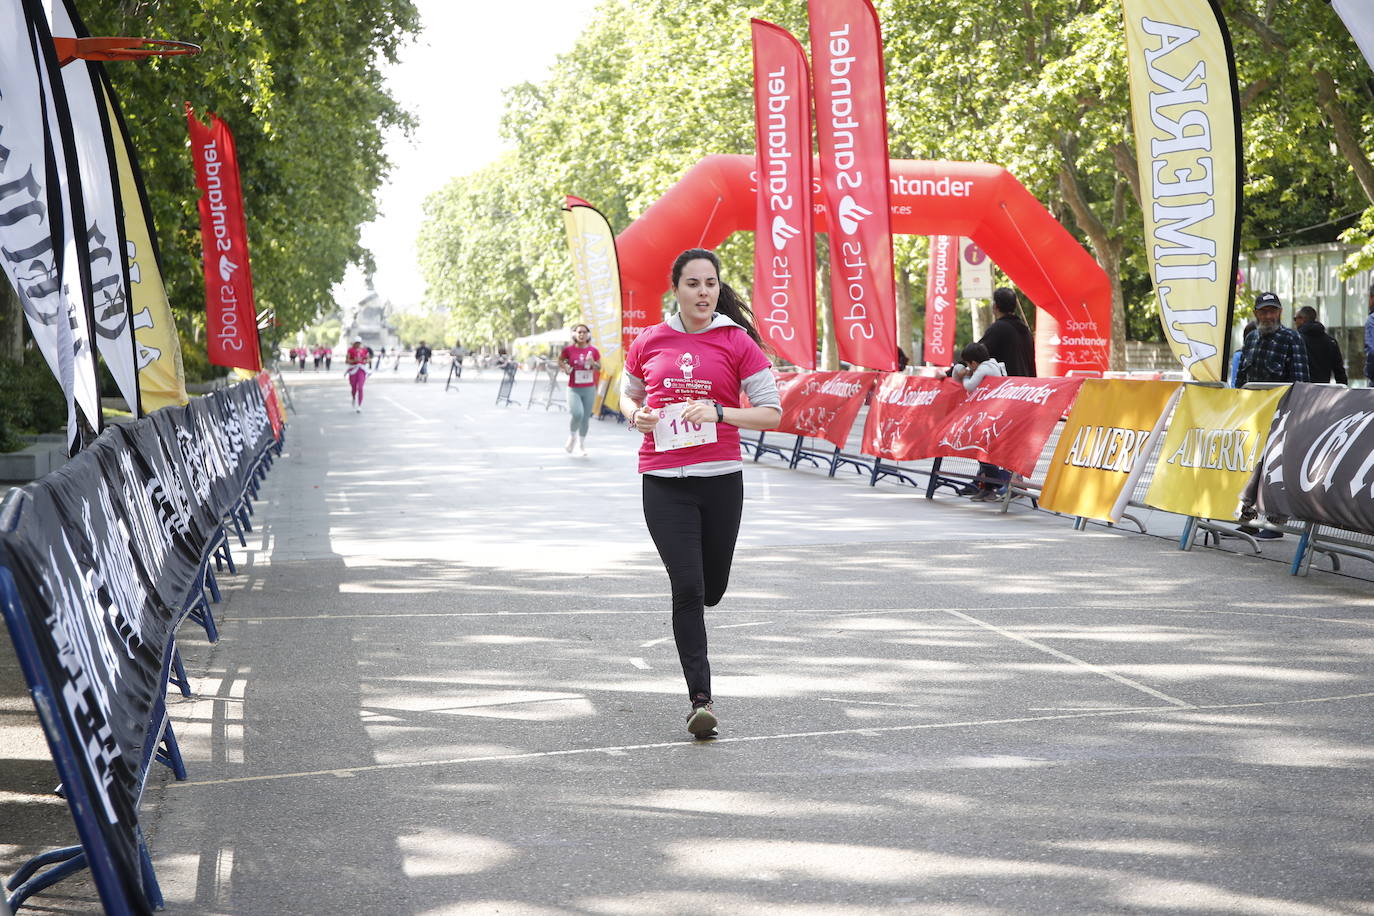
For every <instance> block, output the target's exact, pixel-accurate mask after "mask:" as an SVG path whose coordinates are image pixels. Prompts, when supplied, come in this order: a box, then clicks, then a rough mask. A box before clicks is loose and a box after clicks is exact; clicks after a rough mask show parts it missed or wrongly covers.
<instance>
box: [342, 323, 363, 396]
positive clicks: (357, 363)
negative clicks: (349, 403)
mask: <svg viewBox="0 0 1374 916" xmlns="http://www.w3.org/2000/svg"><path fill="white" fill-rule="evenodd" d="M344 361H345V362H346V363H347V364H348V368H347V369H346V370H344V377H345V378H347V379H348V388H349V391H350V392H351V393H352V398H353V409H354V410H355V411H356V412H358V413H362V412H363V384H364V383H365V382H367V363H368V352H367V347H364V346H363V339H362V338H361V337H355V338H353V346H351V347H349V348H348V354H347V355H346V356H345V357H344Z"/></svg>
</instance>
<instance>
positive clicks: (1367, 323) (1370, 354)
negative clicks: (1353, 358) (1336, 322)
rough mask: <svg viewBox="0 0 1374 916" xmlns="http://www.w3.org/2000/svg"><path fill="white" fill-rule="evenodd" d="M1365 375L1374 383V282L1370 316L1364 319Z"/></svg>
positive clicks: (1371, 293) (1370, 292)
mask: <svg viewBox="0 0 1374 916" xmlns="http://www.w3.org/2000/svg"><path fill="white" fill-rule="evenodd" d="M1364 377H1365V380H1366V381H1368V382H1369V384H1371V385H1374V283H1371V284H1369V317H1368V318H1366V319H1365V320H1364Z"/></svg>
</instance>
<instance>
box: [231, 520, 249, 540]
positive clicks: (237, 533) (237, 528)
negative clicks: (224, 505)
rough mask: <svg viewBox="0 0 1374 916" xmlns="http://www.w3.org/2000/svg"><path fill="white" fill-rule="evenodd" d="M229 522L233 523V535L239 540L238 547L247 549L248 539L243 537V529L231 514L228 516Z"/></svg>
mask: <svg viewBox="0 0 1374 916" xmlns="http://www.w3.org/2000/svg"><path fill="white" fill-rule="evenodd" d="M229 521H231V522H233V523H234V535H235V536H236V537H237V538H238V539H239V546H240V547H247V546H248V538H246V537H244V536H243V527H242V526H241V525H239V518H238V516H237V515H234V514H232V513H231V514H230V515H229Z"/></svg>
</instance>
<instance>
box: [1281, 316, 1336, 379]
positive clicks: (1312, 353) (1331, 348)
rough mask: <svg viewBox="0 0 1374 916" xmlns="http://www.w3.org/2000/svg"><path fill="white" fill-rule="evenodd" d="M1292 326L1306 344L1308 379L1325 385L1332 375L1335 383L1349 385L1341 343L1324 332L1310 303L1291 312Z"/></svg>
mask: <svg viewBox="0 0 1374 916" xmlns="http://www.w3.org/2000/svg"><path fill="white" fill-rule="evenodd" d="M1293 327H1294V328H1295V329H1296V330H1297V332H1298V334H1300V335H1301V336H1302V342H1303V343H1304V344H1306V345H1307V375H1308V380H1309V381H1312V382H1318V383H1320V384H1323V385H1325V384H1329V383H1330V382H1331V379H1332V378H1333V377H1334V378H1335V379H1336V384H1338V385H1349V384H1350V379H1349V378H1347V377H1346V374H1345V357H1343V356H1342V355H1341V345H1340V344H1338V343H1336V338H1334V337H1332V336H1331V335H1330V334H1328V333H1326V325H1324V324H1322V323H1321V322H1320V321H1318V320H1317V310H1316V309H1314V308H1313V307H1312V306H1310V305H1304V306H1303V307H1302V308H1300V309H1298V310H1297V311H1296V312H1294V313H1293Z"/></svg>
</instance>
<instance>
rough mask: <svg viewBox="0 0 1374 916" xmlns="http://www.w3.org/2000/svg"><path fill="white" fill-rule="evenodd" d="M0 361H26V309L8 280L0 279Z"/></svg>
mask: <svg viewBox="0 0 1374 916" xmlns="http://www.w3.org/2000/svg"><path fill="white" fill-rule="evenodd" d="M0 359H3V360H9V361H10V362H15V363H17V362H21V361H22V360H23V359H24V308H23V306H21V305H20V304H19V295H18V294H17V293H15V291H14V287H12V286H10V284H9V281H8V280H7V279H0Z"/></svg>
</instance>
